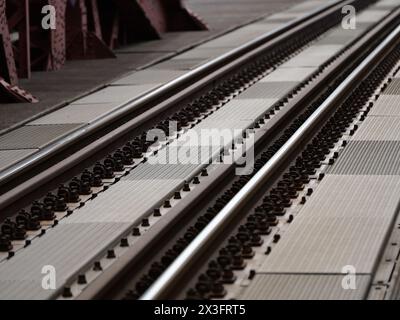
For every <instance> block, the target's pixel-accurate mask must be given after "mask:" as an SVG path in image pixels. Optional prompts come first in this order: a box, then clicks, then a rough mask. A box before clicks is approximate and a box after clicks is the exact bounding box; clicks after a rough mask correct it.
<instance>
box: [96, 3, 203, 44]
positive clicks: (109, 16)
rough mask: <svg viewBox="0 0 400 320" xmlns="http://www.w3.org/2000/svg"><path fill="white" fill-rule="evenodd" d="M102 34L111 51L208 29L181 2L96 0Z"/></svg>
mask: <svg viewBox="0 0 400 320" xmlns="http://www.w3.org/2000/svg"><path fill="white" fill-rule="evenodd" d="M97 1H98V5H99V9H100V18H101V24H102V32H103V36H104V39H105V41H106V43H107V44H108V45H109V46H110V48H114V47H116V46H119V45H125V44H128V43H132V42H136V41H141V40H149V39H160V38H161V37H162V33H164V32H167V31H185V30H206V29H207V26H206V25H205V24H204V23H203V22H202V21H201V20H200V19H199V18H198V17H197V16H196V15H194V14H193V13H192V12H191V11H190V10H188V9H187V8H186V7H185V6H184V5H183V3H182V0H97Z"/></svg>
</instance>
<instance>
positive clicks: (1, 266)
mask: <svg viewBox="0 0 400 320" xmlns="http://www.w3.org/2000/svg"><path fill="white" fill-rule="evenodd" d="M126 230H127V229H126V225H125V224H122V223H82V224H80V223H71V224H63V223H62V222H60V224H59V225H58V226H56V227H55V228H53V229H50V230H48V231H47V233H46V235H45V236H44V237H41V238H39V239H37V240H35V243H34V244H32V245H31V246H29V247H27V248H26V249H24V250H22V251H20V252H18V253H17V254H16V255H15V257H13V258H12V259H10V260H8V261H5V262H3V263H0V299H48V298H50V297H51V296H52V295H53V294H55V293H57V291H58V290H59V289H60V288H61V287H62V286H63V285H64V284H65V283H66V281H68V280H69V279H70V278H71V277H72V276H76V272H78V270H80V269H81V268H84V267H87V266H89V265H90V264H91V263H93V261H94V260H95V259H96V258H97V255H98V254H99V253H103V254H105V251H106V250H107V248H109V247H110V246H111V245H113V244H114V241H116V240H117V239H118V238H117V237H118V235H119V234H122V233H123V232H125V231H126ZM44 266H53V267H54V268H55V271H56V289H55V290H52V289H49V290H45V289H43V288H42V279H43V277H44V274H42V270H43V267H44ZM46 272H48V271H46Z"/></svg>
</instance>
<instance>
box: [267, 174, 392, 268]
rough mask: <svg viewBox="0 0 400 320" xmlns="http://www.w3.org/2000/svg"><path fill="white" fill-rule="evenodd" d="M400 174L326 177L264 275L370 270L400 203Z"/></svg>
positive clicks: (270, 258) (289, 230) (294, 223)
mask: <svg viewBox="0 0 400 320" xmlns="http://www.w3.org/2000/svg"><path fill="white" fill-rule="evenodd" d="M399 188H400V177H399V176H361V175H327V176H326V177H325V178H324V179H323V180H322V182H321V184H320V185H319V186H318V188H317V189H316V191H315V192H314V194H313V195H312V196H311V198H310V199H309V200H308V201H307V202H306V204H305V205H304V207H303V208H302V209H301V210H300V212H299V214H298V215H297V216H296V218H295V219H294V221H293V222H292V223H291V226H290V227H289V228H288V229H287V231H285V233H284V234H283V235H282V238H281V239H280V240H279V242H278V244H277V245H276V247H275V248H274V249H273V250H272V252H271V253H270V255H269V256H268V258H267V259H265V261H264V263H263V265H262V267H261V268H260V269H259V272H262V273H342V270H343V268H344V267H345V266H347V265H351V266H354V268H355V272H357V273H359V274H361V273H365V274H371V273H372V272H373V270H374V267H375V265H376V263H377V261H379V258H380V254H381V250H382V247H383V246H384V244H385V241H386V237H387V235H388V233H389V232H391V228H392V223H393V222H394V218H395V216H396V215H397V211H398V207H399V195H398V194H397V193H396V192H393V190H399Z"/></svg>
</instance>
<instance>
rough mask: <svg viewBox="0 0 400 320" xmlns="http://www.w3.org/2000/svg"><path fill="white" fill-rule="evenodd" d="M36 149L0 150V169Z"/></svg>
mask: <svg viewBox="0 0 400 320" xmlns="http://www.w3.org/2000/svg"><path fill="white" fill-rule="evenodd" d="M37 150H38V149H23V150H0V170H4V169H5V168H7V167H8V166H10V165H12V164H14V163H16V162H18V161H20V160H22V159H23V158H25V157H27V156H29V155H31V154H32V153H35V152H36V151H37Z"/></svg>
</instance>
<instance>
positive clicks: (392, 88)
mask: <svg viewBox="0 0 400 320" xmlns="http://www.w3.org/2000/svg"><path fill="white" fill-rule="evenodd" d="M383 93H384V94H385V95H400V79H399V78H394V79H393V80H392V82H391V83H390V84H389V85H388V86H387V88H386V89H385V91H384V92H383Z"/></svg>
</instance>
